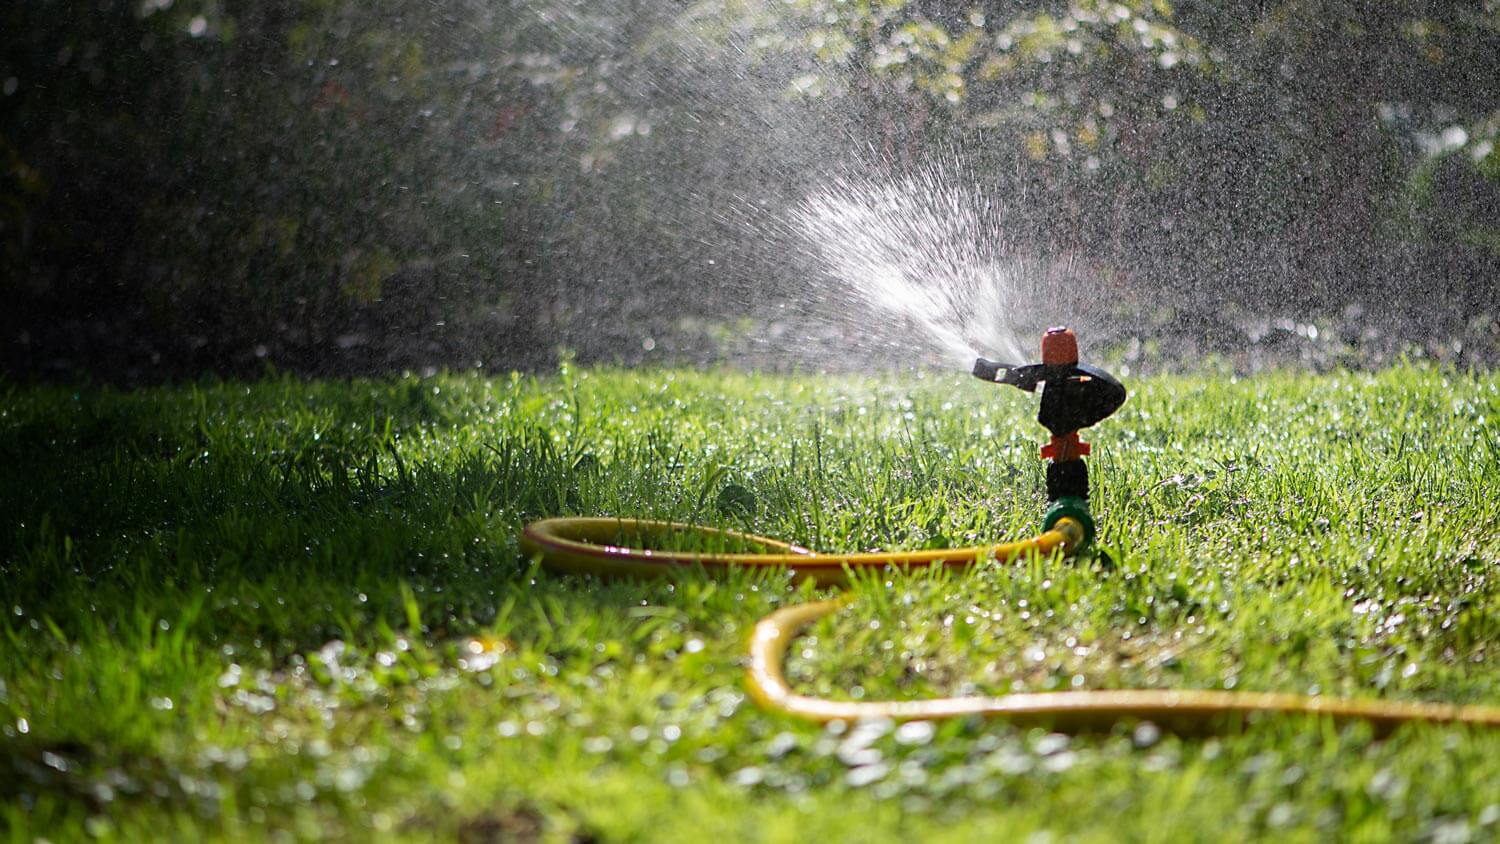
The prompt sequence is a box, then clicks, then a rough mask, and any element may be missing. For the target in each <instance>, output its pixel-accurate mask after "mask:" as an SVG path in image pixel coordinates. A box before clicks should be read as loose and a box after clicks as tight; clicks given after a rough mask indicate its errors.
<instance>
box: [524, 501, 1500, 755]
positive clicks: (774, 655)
mask: <svg viewBox="0 0 1500 844" xmlns="http://www.w3.org/2000/svg"><path fill="white" fill-rule="evenodd" d="M1084 540H1085V529H1084V526H1083V525H1082V524H1081V523H1080V522H1078V521H1077V520H1075V519H1073V518H1067V517H1064V518H1061V519H1058V520H1057V522H1056V524H1055V525H1053V527H1052V529H1051V530H1048V531H1046V532H1045V533H1043V534H1041V535H1040V536H1036V537H1033V538H1031V539H1025V540H1022V541H1019V542H1010V543H1005V544H1001V545H981V546H975V547H970V548H951V549H942V550H935V551H883V552H879V553H871V554H819V553H816V552H813V551H809V550H808V549H806V548H801V547H799V546H796V545H790V544H788V543H785V542H780V541H778V540H775V539H767V538H765V537H761V536H753V535H750V534H742V533H736V532H733V531H725V530H719V529H716V528H706V527H697V526H692V525H680V524H674V523H670V522H655V521H646V520H641V519H613V518H566V519H546V520H543V521H539V522H534V523H532V524H531V525H529V526H527V528H526V530H525V531H523V532H522V534H521V549H522V551H524V552H525V553H526V555H527V556H529V557H533V558H540V559H541V561H542V563H543V564H544V565H546V566H547V567H548V568H549V569H552V570H554V571H558V572H563V573H567V574H598V575H605V576H620V575H623V576H628V577H654V576H661V575H665V574H668V573H671V572H672V571H674V570H675V571H680V570H682V569H683V568H702V569H704V570H707V571H715V570H723V569H727V568H731V567H736V566H761V567H778V568H785V569H786V570H788V571H789V572H791V573H792V575H793V576H794V577H797V578H800V579H809V580H812V581H814V582H816V583H817V584H818V585H820V586H832V585H840V584H843V583H845V582H846V581H847V579H848V575H849V572H851V571H853V570H857V569H862V568H881V567H885V566H892V567H896V568H919V567H927V566H936V565H944V566H952V567H967V566H971V565H975V564H978V563H982V562H984V561H987V560H996V561H999V562H1007V561H1010V560H1013V559H1015V558H1016V557H1018V556H1021V555H1023V554H1027V553H1028V552H1033V551H1034V552H1036V553H1038V554H1050V553H1052V552H1053V551H1061V552H1062V553H1063V554H1072V553H1073V552H1075V551H1076V550H1078V549H1079V548H1080V547H1081V546H1082V545H1083V543H1084ZM672 544H677V545H693V546H696V547H690V548H686V549H683V550H669V549H664V548H663V547H662V546H669V545H672ZM729 548H734V549H735V550H727V549H729ZM745 549H749V550H745ZM843 603H844V602H843V601H841V600H828V601H815V602H813V603H807V604H799V605H797V606H792V607H787V608H784V609H780V610H777V611H776V612H773V613H771V614H770V615H768V616H766V617H765V618H763V619H761V620H760V621H758V622H756V625H755V629H754V631H753V632H752V633H751V635H750V665H749V668H748V669H747V678H746V679H747V683H748V685H749V690H750V695H751V697H753V698H754V699H755V701H756V702H757V703H758V704H760V705H761V706H762V707H764V708H765V709H768V710H771V711H775V712H782V713H785V714H788V715H794V716H796V717H799V718H805V719H808V720H810V721H819V722H827V721H835V720H844V721H857V720H863V719H891V720H896V721H913V720H932V719H938V718H954V717H961V716H982V717H995V718H1005V719H1007V720H1011V721H1015V722H1018V723H1036V724H1042V725H1045V726H1049V727H1052V728H1055V729H1075V730H1078V729H1103V728H1107V727H1109V726H1110V725H1112V724H1114V723H1116V722H1119V721H1128V720H1143V721H1152V722H1154V723H1157V724H1159V725H1162V726H1164V727H1168V728H1170V729H1174V730H1179V731H1185V732H1203V731H1206V730H1214V729H1224V728H1228V727H1232V726H1233V725H1234V724H1236V723H1237V722H1240V721H1243V720H1244V719H1245V717H1246V716H1252V715H1256V714H1271V715H1318V716H1324V717H1329V718H1333V719H1334V720H1338V721H1349V720H1361V721H1367V722H1370V723H1371V724H1372V725H1373V726H1375V727H1376V728H1377V729H1379V730H1389V729H1391V728H1394V727H1395V726H1397V725H1399V724H1403V723H1408V722H1413V721H1422V722H1427V723H1446V724H1455V723H1459V724H1471V725H1476V726H1486V727H1500V707H1496V706H1459V705H1456V704H1448V703H1415V702H1402V701H1381V700H1351V699H1346V698H1329V697H1306V696H1302V695H1292V694H1272V693H1262V692H1221V691H1207V690H1170V689H1118V690H1100V691H1068V692H1039V693H1027V694H1010V695H1004V696H1001V697H955V698H938V699H935V700H908V701H903V700H884V701H840V700H826V699H823V698H815V697H808V696H806V695H801V694H797V693H796V692H795V691H793V690H792V688H791V687H790V686H789V685H788V684H787V681H786V677H785V675H784V674H783V673H782V668H781V667H782V663H783V662H784V661H785V658H786V651H787V648H788V647H789V646H790V645H791V643H792V640H793V639H795V638H796V637H797V635H798V634H799V633H800V632H801V631H802V630H803V629H804V628H805V627H807V625H809V624H811V623H812V622H814V621H816V620H818V619H820V618H822V617H823V616H825V615H828V614H829V613H831V612H833V611H835V610H836V609H838V608H839V607H840V606H842V605H843Z"/></svg>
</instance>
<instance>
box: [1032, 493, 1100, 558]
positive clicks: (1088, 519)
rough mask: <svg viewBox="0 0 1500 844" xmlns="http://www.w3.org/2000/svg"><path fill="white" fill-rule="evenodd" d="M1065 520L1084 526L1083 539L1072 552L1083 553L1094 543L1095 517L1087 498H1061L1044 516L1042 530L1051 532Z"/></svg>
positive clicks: (1053, 503)
mask: <svg viewBox="0 0 1500 844" xmlns="http://www.w3.org/2000/svg"><path fill="white" fill-rule="evenodd" d="M1063 519H1072V520H1073V521H1075V522H1077V523H1078V524H1080V525H1082V526H1083V539H1082V541H1080V542H1078V544H1077V545H1075V546H1074V547H1073V548H1072V549H1070V550H1072V551H1082V550H1083V549H1085V548H1087V547H1089V545H1091V544H1092V543H1093V541H1094V515H1093V514H1092V513H1090V512H1089V502H1088V499H1086V498H1073V497H1068V498H1059V499H1057V500H1056V501H1054V502H1052V504H1051V506H1049V507H1048V508H1047V512H1046V513H1045V514H1043V516H1042V530H1043V531H1049V530H1052V529H1053V528H1055V527H1057V523H1058V522H1060V521H1062V520H1063Z"/></svg>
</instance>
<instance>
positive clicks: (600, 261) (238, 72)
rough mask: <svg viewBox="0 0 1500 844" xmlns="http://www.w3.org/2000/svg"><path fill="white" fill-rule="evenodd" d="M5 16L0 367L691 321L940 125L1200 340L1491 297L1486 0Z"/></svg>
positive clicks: (462, 359)
mask: <svg viewBox="0 0 1500 844" xmlns="http://www.w3.org/2000/svg"><path fill="white" fill-rule="evenodd" d="M0 32H3V33H4V34H3V35H0V44H3V47H4V49H3V50H0V247H3V254H0V284H3V285H4V287H3V292H0V295H3V296H4V297H5V299H6V300H7V302H8V303H10V304H11V305H13V306H12V307H7V308H5V309H0V313H3V315H0V349H3V352H0V354H3V356H4V360H5V366H6V368H7V369H9V370H12V371H20V372H45V371H48V370H49V369H51V370H55V371H59V372H66V371H71V370H76V369H84V370H91V371H95V372H100V373H105V374H111V375H116V376H121V375H123V376H126V377H132V376H133V377H158V376H159V375H162V374H172V373H191V372H198V371H203V370H212V371H221V372H256V371H260V370H261V369H262V368H263V367H264V366H265V365H266V362H267V361H269V362H272V363H275V364H276V365H278V366H283V367H291V368H295V369H299V370H304V371H312V372H352V371H379V370H382V369H388V368H402V367H419V366H426V365H443V366H468V365H471V364H473V363H475V362H476V361H484V362H487V363H488V364H490V365H497V366H516V365H519V366H534V365H540V364H545V363H546V362H548V361H550V360H551V359H553V356H554V355H555V353H556V348H557V346H559V345H567V346H571V347H573V348H575V349H577V350H578V351H579V353H580V354H581V355H582V356H583V357H585V358H595V359H597V358H610V357H626V358H629V357H631V356H632V355H639V354H640V353H641V351H640V350H641V348H642V343H641V336H640V335H641V334H642V333H647V334H650V335H654V336H658V337H660V338H662V342H661V345H662V347H664V348H674V347H675V348H677V349H678V350H680V351H683V352H693V353H708V352H710V351H711V346H710V345H708V340H707V339H706V336H705V330H704V328H703V326H704V325H706V324H709V323H712V322H714V321H716V320H717V321H721V322H722V321H723V317H724V316H725V315H726V314H730V313H762V312H764V311H766V310H767V309H768V308H769V307H771V306H774V304H775V302H774V300H775V299H776V298H777V297H779V296H780V295H781V294H782V292H783V290H782V288H783V287H784V286H785V283H784V280H783V279H781V278H778V276H794V275H795V273H796V272H798V271H799V268H798V267H797V266H796V264H795V262H790V263H789V262H788V261H787V260H785V255H783V254H782V253H783V252H784V251H785V244H778V243H775V242H771V239H770V238H768V234H767V231H768V229H767V228H765V227H763V226H760V224H759V223H758V222H757V221H758V220H764V219H767V218H775V217H777V216H778V215H780V214H782V213H783V212H784V209H785V208H786V207H787V206H788V205H790V204H791V203H794V202H796V201H797V199H798V197H799V191H802V190H805V188H806V186H807V183H808V182H809V181H810V180H811V179H813V178H816V177H817V176H818V175H820V174H822V173H825V172H827V171H829V170H833V169H836V168H837V166H838V164H839V162H840V161H842V160H845V159H847V158H848V157H849V156H850V155H854V154H862V151H864V150H866V149H873V150H874V152H873V153H872V154H873V155H875V156H876V157H878V158H880V159H882V160H884V161H887V162H893V163H895V164H898V165H900V164H903V163H904V164H911V163H912V162H918V161H922V160H925V159H928V158H931V157H934V156H939V155H952V154H957V155H959V156H961V157H962V158H963V159H964V160H965V161H966V162H967V166H968V169H969V170H970V171H971V172H973V173H974V174H975V178H978V179H980V180H982V181H983V182H985V188H986V189H987V190H989V191H991V192H992V193H993V194H994V195H995V196H997V197H1002V198H1004V200H1005V201H1006V202H1007V203H1009V204H1010V205H1013V206H1014V207H1013V208H1012V209H1011V211H1012V212H1013V213H1011V214H1010V215H1009V216H1008V219H1009V220H1011V221H1013V223H1014V226H1015V229H1016V239H1017V242H1018V243H1021V244H1024V245H1025V246H1026V247H1027V248H1029V249H1032V250H1034V251H1037V252H1040V253H1044V254H1051V255H1069V256H1085V258H1086V260H1084V261H1083V262H1082V263H1081V264H1080V270H1079V271H1080V272H1081V273H1082V274H1084V275H1085V276H1087V280H1088V281H1089V283H1093V284H1097V285H1102V286H1104V287H1105V288H1106V289H1107V290H1108V291H1110V294H1111V295H1110V299H1111V301H1116V302H1118V301H1129V300H1130V298H1131V297H1134V299H1135V300H1139V301H1152V300H1162V299H1163V298H1165V300H1166V301H1168V302H1171V303H1174V304H1175V305H1177V306H1178V307H1177V308H1176V309H1175V310H1169V311H1168V312H1166V316H1168V317H1170V318H1173V319H1179V320H1180V319H1181V317H1182V316H1183V313H1184V312H1190V315H1192V316H1194V317H1195V321H1194V322H1193V323H1192V325H1194V326H1197V329H1196V330H1201V331H1203V332H1205V333H1207V334H1218V335H1220V336H1223V335H1225V334H1233V333H1235V332H1237V331H1239V329H1238V328H1237V327H1236V326H1238V325H1239V324H1240V323H1241V322H1242V321H1243V320H1244V319H1246V318H1247V317H1248V316H1250V315H1254V314H1264V313H1266V312H1267V311H1269V310H1276V311H1278V312H1294V313H1302V312H1308V311H1315V310H1317V309H1323V310H1324V311H1326V312H1329V313H1333V314H1337V313H1338V312H1340V311H1342V310H1343V309H1344V307H1345V306H1346V305H1362V306H1364V307H1365V308H1367V309H1374V308H1377V307H1380V308H1385V309H1387V310H1398V311H1401V312H1402V314H1404V315H1405V316H1407V317H1410V319H1411V324H1412V325H1418V326H1422V327H1424V328H1430V329H1432V330H1434V331H1437V332H1439V333H1450V334H1462V333H1463V332H1465V331H1471V330H1472V328H1473V324H1474V322H1475V320H1480V321H1481V322H1482V321H1483V319H1484V318H1486V317H1485V315H1493V313H1494V310H1495V309H1494V305H1493V303H1492V302H1491V301H1490V300H1491V299H1492V291H1493V288H1494V280H1495V277H1496V272H1497V267H1500V263H1497V262H1500V228H1497V223H1496V219H1497V212H1500V205H1497V185H1500V150H1497V149H1496V135H1497V132H1500V90H1497V85H1500V83H1497V81H1496V80H1500V8H1497V4H1496V2H1495V0H1484V1H1483V2H1479V0H1475V1H1474V2H1462V3H1447V4H1433V3H1420V4H1418V3H1362V2H1354V0H1286V1H1285V2H1260V3H1244V4H1222V3H1207V2H1196V1H1195V0H1177V2H1175V3H1168V2H1165V0H1154V2H1151V1H1149V0H1128V1H1126V2H1097V0H1071V2H1029V3H1022V4H1012V5H1007V6H1005V7H1004V8H999V7H996V6H994V5H993V4H975V5H973V6H971V7H965V6H960V5H956V4H952V3H945V2H935V0H878V2H877V1H876V0H846V2H839V0H792V2H780V0H778V1H777V2H770V0H702V2H699V3H696V4H692V5H688V6H682V5H678V4H668V3H661V2H650V0H630V1H629V2H620V3H607V4H592V3H576V2H565V1H564V0H507V1H506V2H499V3H488V2H487V3H479V2H473V0H437V2H423V3H415V2H410V0H366V1H365V2H355V1H354V0H309V1H308V2H292V1H291V0H263V2H259V3H255V4H237V5H234V6H232V7H231V6H229V5H226V4H222V3H219V2H216V0H175V2H173V0H147V2H144V3H142V2H139V0H137V1H136V2H119V1H118V0H105V2H102V3H96V4H88V5H87V6H85V5H82V4H78V3H74V2H67V1H66V0H23V2H20V3H16V4H11V5H9V6H7V7H5V8H4V9H3V10H0ZM747 222H748V225H747V224H746V223H747ZM1123 294H1128V296H1123ZM1164 294H1165V295H1164ZM1122 296H1123V298H1122ZM1393 303H1394V304H1393ZM1149 321H1150V320H1149V319H1148V318H1147V317H1145V316H1141V315H1140V314H1139V312H1138V311H1137V312H1135V316H1132V317H1131V318H1130V319H1128V320H1126V322H1127V323H1128V324H1129V325H1130V327H1131V329H1132V330H1138V331H1145V330H1148V329H1149V327H1150V326H1149V325H1148V323H1149ZM1486 324H1487V325H1491V326H1493V324H1494V323H1493V320H1491V322H1489V323H1486ZM153 373H155V374H153Z"/></svg>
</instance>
